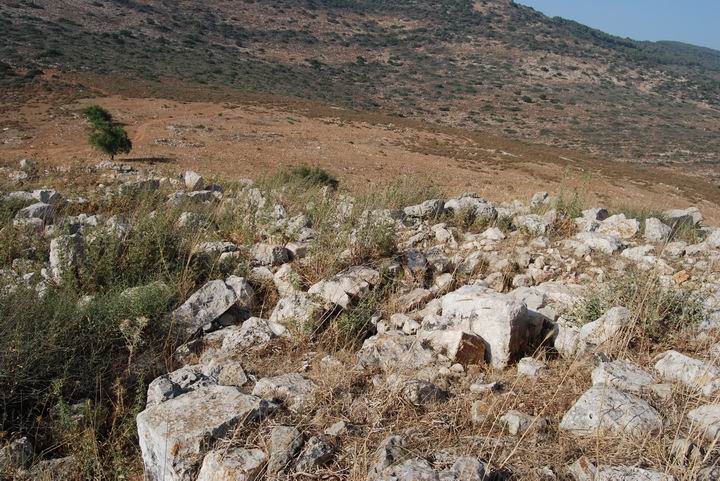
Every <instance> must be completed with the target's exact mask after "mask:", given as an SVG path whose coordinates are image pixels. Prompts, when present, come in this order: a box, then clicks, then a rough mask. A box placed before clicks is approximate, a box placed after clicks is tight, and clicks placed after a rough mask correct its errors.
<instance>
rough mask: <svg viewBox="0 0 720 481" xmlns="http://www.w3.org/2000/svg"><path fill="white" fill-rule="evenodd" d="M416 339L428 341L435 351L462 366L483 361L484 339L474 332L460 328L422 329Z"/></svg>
mask: <svg viewBox="0 0 720 481" xmlns="http://www.w3.org/2000/svg"><path fill="white" fill-rule="evenodd" d="M418 339H420V340H422V341H427V342H429V344H430V346H431V347H432V348H433V349H434V350H435V351H437V352H438V353H440V354H442V355H444V356H445V357H447V358H448V359H449V360H450V361H452V362H456V363H460V364H462V365H463V366H470V365H472V364H483V363H484V362H485V341H483V339H482V338H481V337H480V336H476V335H475V334H472V333H469V332H466V331H460V330H436V331H427V330H423V331H420V332H418Z"/></svg>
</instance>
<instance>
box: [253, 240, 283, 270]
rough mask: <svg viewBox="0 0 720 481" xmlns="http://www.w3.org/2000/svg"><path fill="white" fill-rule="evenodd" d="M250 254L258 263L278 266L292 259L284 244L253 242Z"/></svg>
mask: <svg viewBox="0 0 720 481" xmlns="http://www.w3.org/2000/svg"><path fill="white" fill-rule="evenodd" d="M250 255H251V256H252V257H253V259H255V261H256V262H257V263H258V264H260V265H265V266H279V265H282V264H286V263H288V262H290V260H291V259H292V254H291V253H290V251H289V250H287V249H286V248H285V247H284V246H278V245H270V244H255V245H254V246H252V248H251V249H250Z"/></svg>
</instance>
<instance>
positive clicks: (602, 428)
mask: <svg viewBox="0 0 720 481" xmlns="http://www.w3.org/2000/svg"><path fill="white" fill-rule="evenodd" d="M560 429H563V430H566V431H569V432H570V433H572V434H574V435H577V436H592V435H595V434H598V433H602V432H610V433H613V434H623V435H626V436H630V437H633V438H644V437H645V436H647V435H650V434H653V433H656V432H658V431H659V430H660V429H662V418H661V417H660V414H658V412H657V411H656V410H655V409H654V408H653V407H652V406H650V405H649V404H648V403H647V402H645V401H644V400H642V399H640V398H638V397H635V396H633V395H631V394H626V393H623V392H622V391H618V390H617V389H615V388H613V387H611V386H605V385H595V386H593V387H591V388H590V389H588V390H587V391H585V393H584V394H583V395H582V396H581V397H580V399H578V400H577V402H576V403H575V404H574V405H573V406H572V407H571V408H570V410H568V412H567V413H565V415H564V416H563V418H562V421H561V423H560Z"/></svg>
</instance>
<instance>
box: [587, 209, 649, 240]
mask: <svg viewBox="0 0 720 481" xmlns="http://www.w3.org/2000/svg"><path fill="white" fill-rule="evenodd" d="M639 230H640V222H638V221H637V220H636V219H628V218H626V217H625V214H616V215H612V216H610V217H608V218H607V219H605V220H603V221H602V222H601V223H600V227H598V229H597V232H598V233H599V234H608V235H611V236H615V237H617V238H620V239H631V238H633V237H634V236H635V234H637V233H638V231H639Z"/></svg>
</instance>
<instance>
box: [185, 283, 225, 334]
mask: <svg viewBox="0 0 720 481" xmlns="http://www.w3.org/2000/svg"><path fill="white" fill-rule="evenodd" d="M236 302H237V294H236V293H235V290H233V289H232V288H231V287H230V286H228V285H227V284H226V283H225V282H224V281H221V280H216V281H210V282H208V283H207V284H205V285H204V286H202V287H201V288H200V289H199V290H198V291H197V292H195V293H194V294H193V295H191V296H190V297H189V298H188V300H187V301H185V302H184V303H183V304H182V305H181V306H180V307H178V308H177V309H176V310H175V311H174V312H173V313H172V315H171V317H172V320H173V322H174V323H175V326H176V327H177V328H178V329H180V331H181V332H182V334H183V335H184V336H186V337H190V336H192V335H193V334H195V333H196V332H197V331H198V330H200V329H202V330H204V331H206V332H207V331H209V330H212V329H213V323H214V322H215V321H217V320H218V319H220V317H221V316H223V314H225V313H227V312H228V311H229V310H230V309H231V308H232V307H233V306H234V305H235V303H236Z"/></svg>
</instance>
